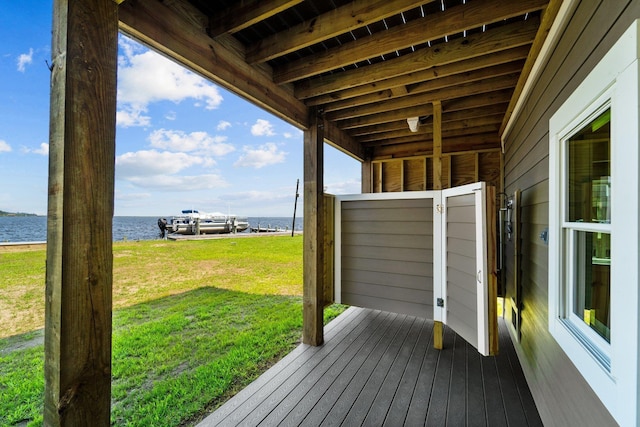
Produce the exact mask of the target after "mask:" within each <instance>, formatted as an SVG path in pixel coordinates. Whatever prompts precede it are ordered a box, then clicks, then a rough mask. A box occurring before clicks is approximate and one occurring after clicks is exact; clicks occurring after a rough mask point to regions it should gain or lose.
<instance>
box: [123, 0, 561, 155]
mask: <svg viewBox="0 0 640 427" xmlns="http://www.w3.org/2000/svg"><path fill="white" fill-rule="evenodd" d="M559 3H560V1H555V0H513V1H512V0H466V1H465V0H437V1H428V0H420V1H414V0H218V1H208V0H165V1H158V0H125V1H124V2H122V4H121V5H120V6H119V17H120V28H121V30H122V31H123V32H125V33H127V34H129V35H131V36H132V37H134V38H136V39H138V40H140V41H142V42H143V43H145V44H147V45H149V46H151V47H152V48H154V49H156V50H158V51H160V52H162V53H164V54H165V55H167V56H169V57H171V58H173V59H175V60H177V61H178V62H180V63H182V64H184V65H185V66H187V67H188V68H190V69H192V70H194V71H196V72H198V73H199V74H201V75H203V76H205V77H207V78H209V79H211V80H213V81H215V82H217V83H219V84H220V85H222V86H224V87H226V88H227V89H229V90H231V91H233V92H235V93H237V94H239V95H241V96H243V97H244V98H246V99H248V100H250V101H252V102H254V103H256V104H257V105H260V106H262V107H264V108H265V109H267V110H268V111H270V112H272V113H274V114H276V115H277V116H279V117H281V118H283V119H284V120H286V121H288V122H289V123H292V124H294V125H295V126H297V127H299V128H302V129H305V128H307V127H308V123H309V114H310V112H311V111H315V110H316V109H317V110H318V111H319V112H320V113H321V114H323V115H324V117H325V119H326V122H325V123H326V126H325V130H324V132H325V133H324V134H325V138H326V139H327V140H329V141H330V142H332V143H333V144H334V145H336V146H338V147H340V148H341V149H343V150H344V151H346V152H349V153H350V154H352V155H354V156H355V157H358V158H360V159H364V158H380V157H400V156H410V155H416V154H430V153H431V152H432V146H433V141H432V139H433V136H432V135H433V133H432V132H433V125H432V112H433V104H434V102H436V103H440V105H441V106H442V151H443V152H444V153H446V152H456V151H469V150H479V149H486V148H497V147H499V146H500V133H501V131H502V130H503V129H504V127H505V125H506V122H507V120H508V118H509V115H510V113H511V112H512V111H513V108H514V105H515V102H516V100H517V98H518V96H519V95H520V93H521V90H522V87H523V86H524V81H525V79H526V77H527V75H528V73H529V71H530V69H531V67H532V65H533V61H534V60H535V57H536V56H537V54H538V52H539V51H540V47H541V45H542V43H543V41H544V38H545V36H546V34H547V33H548V31H549V28H550V26H551V23H552V21H553V19H554V17H555V14H556V12H557V8H558V7H559ZM409 117H418V118H419V123H420V126H419V128H418V131H417V132H411V131H410V130H409V126H408V125H407V118H409Z"/></svg>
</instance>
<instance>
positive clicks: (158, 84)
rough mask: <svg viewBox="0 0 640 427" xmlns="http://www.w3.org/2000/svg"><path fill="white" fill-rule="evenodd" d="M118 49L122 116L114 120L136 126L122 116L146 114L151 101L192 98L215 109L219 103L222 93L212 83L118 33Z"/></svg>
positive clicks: (180, 100) (124, 124) (177, 101)
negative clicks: (123, 114) (118, 119)
mask: <svg viewBox="0 0 640 427" xmlns="http://www.w3.org/2000/svg"><path fill="white" fill-rule="evenodd" d="M120 52H121V55H120V57H119V58H118V65H119V67H118V102H119V109H120V110H123V111H124V112H125V113H126V116H125V117H122V120H121V121H119V122H118V124H120V125H122V126H140V125H141V124H139V123H141V122H138V121H136V120H125V119H126V118H127V117H129V118H138V117H143V118H146V117H145V116H144V114H143V113H146V112H147V107H148V105H149V104H151V103H153V102H159V101H172V102H174V103H176V104H177V103H180V102H182V101H184V100H187V99H193V100H194V101H195V102H194V103H195V104H196V105H203V106H204V108H206V109H207V110H213V109H216V108H218V107H219V106H220V104H221V103H222V95H221V94H220V92H219V90H218V88H217V87H216V86H215V85H214V84H212V83H210V82H208V81H207V80H205V79H203V78H202V77H200V76H198V75H197V74H194V73H192V72H191V71H188V70H187V69H186V68H184V67H182V66H180V65H178V64H176V63H175V62H172V61H170V60H169V59H167V58H165V57H164V56H161V55H159V54H157V53H155V52H152V51H150V50H148V49H147V48H144V47H142V46H141V45H138V44H137V43H136V42H134V41H132V40H130V39H128V38H126V37H124V36H122V37H120ZM142 125H143V126H144V125H145V124H142Z"/></svg>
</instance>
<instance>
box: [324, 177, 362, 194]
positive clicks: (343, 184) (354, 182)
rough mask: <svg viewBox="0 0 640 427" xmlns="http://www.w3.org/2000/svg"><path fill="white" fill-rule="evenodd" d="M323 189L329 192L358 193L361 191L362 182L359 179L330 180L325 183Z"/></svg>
mask: <svg viewBox="0 0 640 427" xmlns="http://www.w3.org/2000/svg"><path fill="white" fill-rule="evenodd" d="M325 191H326V192H327V193H331V194H360V193H361V192H362V184H361V182H360V180H359V179H350V180H347V181H340V182H330V183H327V184H326V185H325Z"/></svg>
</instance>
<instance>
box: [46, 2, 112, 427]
mask: <svg viewBox="0 0 640 427" xmlns="http://www.w3.org/2000/svg"><path fill="white" fill-rule="evenodd" d="M53 16H54V18H53V42H52V64H53V67H52V70H51V103H50V111H51V115H50V140H49V189H48V194H49V199H48V209H47V268H46V280H45V281H46V291H45V293H46V298H45V367H44V372H45V393H44V425H48V426H80V425H92V426H109V425H110V416H111V413H110V412H111V411H110V405H111V328H112V326H111V316H112V283H113V274H112V273H113V271H112V270H113V253H112V219H113V199H114V168H115V128H116V72H117V55H118V5H117V4H116V3H115V2H113V1H112V0H95V1H92V2H86V1H82V0H56V1H54V5H53Z"/></svg>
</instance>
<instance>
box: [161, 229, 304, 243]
mask: <svg viewBox="0 0 640 427" xmlns="http://www.w3.org/2000/svg"><path fill="white" fill-rule="evenodd" d="M294 234H295V235H302V231H296V232H295V233H294ZM263 236H291V230H284V231H275V232H269V233H247V232H244V233H236V234H233V233H226V234H199V235H194V234H175V233H174V234H169V235H167V239H168V240H174V241H178V242H179V241H186V240H214V239H243V238H246V237H263Z"/></svg>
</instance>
